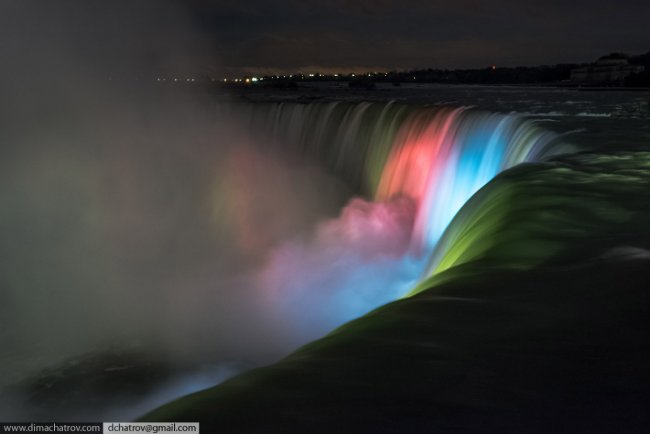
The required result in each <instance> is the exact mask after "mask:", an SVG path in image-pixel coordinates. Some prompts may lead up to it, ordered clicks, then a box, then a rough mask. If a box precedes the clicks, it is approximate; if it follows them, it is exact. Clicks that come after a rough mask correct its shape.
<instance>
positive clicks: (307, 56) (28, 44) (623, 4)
mask: <svg viewBox="0 0 650 434" xmlns="http://www.w3.org/2000/svg"><path fill="white" fill-rule="evenodd" d="M0 9H2V10H0V27H1V28H2V30H1V31H0V32H1V33H2V34H0V36H2V39H0V41H3V42H0V44H2V45H0V48H3V49H4V50H5V51H4V52H3V55H5V56H6V55H12V56H13V59H14V60H15V59H19V58H21V56H22V55H23V54H24V53H28V54H29V56H31V60H32V62H44V60H43V59H46V58H50V59H51V61H52V62H54V63H56V62H57V60H56V59H57V57H59V58H60V57H61V53H63V54H62V55H63V56H64V57H65V56H67V55H70V56H73V57H74V58H75V59H81V63H84V64H90V65H93V66H94V67H96V69H97V68H99V69H101V70H102V71H104V70H105V71H113V72H115V71H117V72H119V71H121V70H128V69H131V68H136V69H138V70H147V69H154V70H156V69H157V70H162V71H165V70H172V69H178V68H186V69H194V70H200V72H208V73H211V74H212V73H214V74H217V73H219V74H221V73H223V74H234V73H241V72H254V71H269V72H270V71H296V70H302V71H305V72H307V71H308V70H321V71H328V70H341V71H344V70H345V71H354V70H368V69H378V70H386V69H406V68H412V67H434V68H436V67H449V68H462V67H484V66H487V65H491V64H497V65H504V66H505V65H531V64H553V63H561V62H582V61H590V60H593V59H595V58H597V57H598V56H600V55H602V54H605V53H608V52H611V51H623V52H631V53H641V52H646V51H648V50H650V26H649V25H648V17H650V2H649V1H648V0H618V1H594V0H591V1H587V0H577V1H566V0H565V1H561V0H545V1H540V0H491V1H480V2H479V1H473V0H450V1H441V0H428V1H427V0H412V1H408V0H375V1H370V0H360V1H351V0H327V1H315V0H285V1H280V0H247V1H246V0H236V1H235V0H233V1H214V0H185V1H181V0H128V1H119V0H57V1H54V0H40V1H38V0H2V3H1V6H0ZM7 53H9V54H7ZM39 56H41V58H39ZM10 59H11V58H10ZM53 68H54V69H56V67H55V66H53Z"/></svg>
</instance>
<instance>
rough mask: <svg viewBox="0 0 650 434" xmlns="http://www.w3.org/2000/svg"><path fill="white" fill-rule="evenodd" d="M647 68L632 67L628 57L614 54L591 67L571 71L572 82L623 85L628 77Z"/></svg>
mask: <svg viewBox="0 0 650 434" xmlns="http://www.w3.org/2000/svg"><path fill="white" fill-rule="evenodd" d="M644 70H645V67H643V66H641V65H630V63H629V61H628V56H627V55H626V54H622V53H613V54H609V55H607V56H603V57H601V58H600V59H598V60H597V61H596V62H595V63H592V64H591V65H588V66H584V67H581V68H575V69H572V70H571V81H573V82H576V83H580V84H592V85H604V84H613V85H617V84H623V82H624V81H625V78H626V77H627V76H628V75H631V74H635V73H638V72H642V71H644Z"/></svg>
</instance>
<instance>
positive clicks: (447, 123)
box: [238, 102, 561, 327]
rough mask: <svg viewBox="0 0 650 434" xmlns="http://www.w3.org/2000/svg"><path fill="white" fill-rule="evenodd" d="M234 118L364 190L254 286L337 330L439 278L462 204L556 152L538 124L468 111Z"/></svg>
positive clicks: (352, 108) (278, 110) (273, 109)
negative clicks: (510, 172)
mask: <svg viewBox="0 0 650 434" xmlns="http://www.w3.org/2000/svg"><path fill="white" fill-rule="evenodd" d="M242 112H243V113H242ZM238 116H240V117H243V118H244V119H246V124H245V125H246V128H248V129H250V130H251V131H256V132H258V133H259V134H261V135H263V136H265V137H268V138H269V140H268V142H269V143H271V145H269V146H283V147H287V148H290V149H292V150H293V151H296V152H299V153H300V154H301V155H304V156H306V157H307V158H310V159H313V160H315V161H318V162H319V163H320V164H321V165H322V166H324V167H325V168H326V169H327V170H329V171H330V172H331V173H333V174H334V175H335V176H336V177H338V178H342V179H344V180H345V181H346V182H347V183H348V184H349V185H351V186H352V188H353V190H354V191H356V192H357V193H358V197H354V198H352V199H351V200H350V201H349V203H348V204H347V205H346V206H345V207H344V208H343V210H342V211H341V212H340V215H339V216H338V217H337V218H333V219H330V220H327V221H324V222H322V223H321V224H320V225H318V227H317V228H316V230H315V235H314V237H313V239H311V240H310V241H308V242H293V241H292V242H288V243H285V244H283V245H280V246H278V247H277V248H276V249H275V250H274V251H273V252H272V254H271V255H270V259H269V261H268V262H267V264H266V266H265V267H264V269H263V271H262V272H261V273H260V277H259V283H258V285H259V286H260V287H261V288H264V290H263V292H265V294H266V296H268V294H272V295H271V296H270V298H271V299H272V301H271V303H277V304H279V305H280V310H281V311H282V312H284V313H286V312H288V311H291V312H299V313H298V315H299V316H301V317H302V316H303V315H304V316H305V318H300V319H299V322H303V321H307V322H308V320H309V319H308V318H307V317H311V318H315V317H319V316H323V317H326V318H327V320H326V321H325V322H326V323H327V324H328V325H329V326H331V327H333V326H336V325H338V324H340V323H342V322H344V321H347V320H350V319H353V318H356V317H358V316H359V315H361V314H363V313H365V312H367V311H369V310H371V309H372V308H374V307H377V306H380V305H382V304H384V303H386V302H389V301H391V300H394V299H396V298H399V297H401V296H404V295H406V294H408V293H409V292H410V291H411V290H413V288H415V287H416V286H417V284H418V283H420V282H422V280H423V279H426V278H427V277H429V276H430V274H431V273H435V272H436V270H438V271H440V270H442V269H443V268H438V267H436V265H437V264H436V263H435V262H436V259H435V258H438V257H442V256H444V254H443V253H441V252H440V249H441V248H443V249H453V248H454V246H453V245H447V246H438V248H436V247H437V245H438V241H439V240H440V239H441V237H443V234H444V233H445V230H446V229H447V228H448V227H449V225H450V223H451V222H452V220H453V219H454V218H455V216H456V215H457V214H458V213H459V210H461V208H462V207H463V205H464V204H465V203H466V202H467V201H468V200H469V199H470V198H471V197H472V196H473V195H474V194H475V193H476V192H477V191H478V190H479V189H481V187H483V186H484V185H486V184H487V183H488V182H489V181H490V180H491V179H493V178H494V177H495V176H496V175H497V174H499V173H500V172H501V171H503V170H505V169H508V168H510V167H513V166H516V165H518V164H520V163H524V162H531V161H540V160H542V159H544V158H546V157H548V156H550V155H552V154H554V153H557V152H558V151H559V150H561V142H560V140H558V136H557V135H556V134H554V133H551V132H549V131H547V130H544V129H543V128H542V127H540V126H539V125H538V124H537V123H536V122H535V121H533V120H530V119H527V118H525V117H522V116H519V115H515V114H500V113H489V112H484V111H480V110H476V109H472V108H468V107H460V108H450V107H421V106H411V105H405V104H399V103H395V102H390V103H368V102H364V103H358V104H352V103H347V102H329V103H310V104H295V103H269V104H254V105H247V106H244V107H239V109H238ZM461 242H462V240H461ZM456 250H458V249H457V248H456ZM434 252H436V254H435V255H434Z"/></svg>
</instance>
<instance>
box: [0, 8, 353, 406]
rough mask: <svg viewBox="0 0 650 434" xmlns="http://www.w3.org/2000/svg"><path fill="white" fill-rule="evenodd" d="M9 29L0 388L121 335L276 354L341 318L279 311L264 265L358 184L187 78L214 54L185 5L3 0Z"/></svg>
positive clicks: (159, 343) (266, 356)
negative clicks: (249, 122)
mask: <svg viewBox="0 0 650 434" xmlns="http://www.w3.org/2000/svg"><path fill="white" fill-rule="evenodd" d="M109 5H110V6H109ZM0 28H2V30H0V32H2V35H0V36H1V38H0V40H2V46H1V48H0V49H1V51H2V53H1V54H2V58H3V59H7V60H8V61H7V62H6V63H5V62H3V66H5V65H6V67H4V68H3V69H2V71H1V73H0V74H1V75H0V80H1V87H0V89H1V90H0V91H1V93H2V95H1V96H2V98H3V104H2V117H1V120H0V122H1V126H2V128H1V129H0V139H1V145H0V146H1V149H2V159H1V161H0V178H1V180H0V231H2V233H3V239H2V242H1V243H0V252H1V255H2V261H1V262H0V279H1V280H0V325H1V327H0V347H1V348H2V349H3V350H2V354H1V355H0V365H1V366H2V367H3V372H5V374H4V375H3V376H2V377H1V378H0V385H2V386H6V385H11V384H15V383H17V382H20V381H22V380H23V379H24V378H26V377H29V376H31V375H34V374H36V373H38V372H39V371H40V370H42V369H45V368H52V367H56V366H57V365H58V364H60V363H63V362H64V361H65V360H67V359H69V358H71V357H75V356H78V355H83V354H87V353H101V352H102V351H109V350H112V349H115V348H127V349H134V351H137V352H139V353H144V354H145V355H146V357H149V358H150V359H152V360H161V359H162V360H165V361H166V362H169V363H172V364H178V365H181V366H190V367H191V366H196V367H197V369H198V368H200V369H203V367H204V366H205V365H206V364H210V365H215V366H219V364H220V363H223V364H230V363H232V361H233V360H234V361H237V362H240V363H243V364H247V363H248V364H253V365H255V364H260V363H268V362H270V361H273V360H276V359H277V358H279V357H281V356H283V355H285V354H286V353H287V352H288V351H290V350H291V349H293V348H295V346H296V345H299V344H301V343H304V342H306V340H308V339H312V338H314V337H317V336H318V335H319V334H322V333H325V332H326V331H327V330H328V329H327V327H328V326H329V324H328V323H322V324H316V323H317V322H318V318H311V319H309V321H308V322H307V323H308V324H311V325H310V326H309V327H308V328H309V330H310V331H309V332H308V333H305V327H300V326H297V325H296V324H295V323H292V322H291V321H292V320H291V319H289V321H288V322H289V326H287V321H278V315H277V312H276V311H274V309H272V308H269V306H270V304H269V302H268V300H267V299H265V297H264V296H263V294H264V288H263V286H264V285H263V284H261V283H260V282H258V281H256V276H258V275H259V274H260V273H262V272H263V271H260V270H263V269H264V267H265V263H266V262H267V261H268V259H267V257H268V256H269V255H271V252H272V251H274V249H277V246H278V245H282V244H283V243H286V242H293V241H292V240H294V241H295V242H300V241H299V240H306V239H308V238H309V237H310V236H311V235H310V234H312V232H313V231H314V228H315V227H316V226H317V224H318V222H319V221H321V220H322V219H326V218H331V217H334V216H336V214H337V213H338V211H339V209H340V208H341V206H342V205H343V204H344V203H345V201H346V200H347V198H348V196H349V195H350V189H349V188H348V187H347V186H346V185H345V184H344V183H342V182H341V181H338V180H337V179H335V178H334V177H333V176H332V175H331V174H328V173H327V172H326V171H324V170H322V169H321V168H319V167H316V166H315V165H314V164H313V162H307V161H306V160H305V159H304V158H303V156H301V155H299V154H298V153H296V152H291V151H288V150H284V149H283V147H282V144H281V143H270V142H269V140H267V139H266V138H265V137H264V136H263V134H258V133H257V132H251V131H249V130H247V128H246V125H245V124H244V123H243V122H241V121H240V120H238V119H237V118H236V117H233V116H227V117H225V116H223V115H222V114H219V113H222V112H223V110H217V108H216V106H217V105H218V104H227V103H223V102H222V103H220V102H219V99H220V96H219V95H215V94H214V91H213V89H211V88H207V87H205V83H204V81H205V80H197V84H194V83H195V81H194V80H193V81H191V82H190V81H187V80H189V79H190V78H192V79H194V78H195V77H196V78H199V77H198V76H197V75H196V74H197V71H198V72H199V73H200V72H205V73H206V74H207V73H209V72H210V71H215V68H218V67H217V66H215V63H216V62H215V60H214V59H215V57H214V53H213V52H212V51H211V49H212V41H210V40H209V38H207V37H205V35H202V34H201V33H200V32H198V31H197V30H196V27H195V26H194V25H193V23H192V20H191V19H190V18H189V17H188V16H187V15H186V14H185V11H184V8H183V7H182V5H181V3H180V2H173V1H164V2H163V1H146V2H111V3H110V4H109V3H106V2H94V1H83V2H81V1H76V2H75V1H64V2H56V5H55V4H54V2H31V1H8V2H3V3H2V5H1V6H0ZM134 41H135V42H134ZM159 74H160V75H164V76H167V77H179V84H178V85H175V86H174V85H166V86H164V87H162V86H161V85H160V83H158V82H157V81H156V80H155V77H156V76H157V75H159ZM193 74H194V75H193ZM198 82H200V83H202V84H198ZM224 98H226V97H224ZM283 296H284V295H283V294H281V295H280V297H283ZM293 319H294V320H295V318H293ZM314 324H315V325H314ZM217 377H218V376H216V377H215V376H214V375H212V376H211V375H202V376H201V378H202V379H204V378H208V379H212V380H214V378H217ZM183 378H190V380H188V381H190V383H196V375H194V376H192V375H188V374H187V373H184V374H183V376H182V377H180V379H177V380H170V381H169V382H168V384H163V385H162V386H161V388H162V389H160V390H162V392H161V391H160V390H158V392H156V393H158V394H162V395H160V396H164V397H165V399H171V398H173V397H174V393H172V392H170V387H171V388H172V389H175V390H177V393H184V392H187V391H188V390H190V389H188V387H187V384H186V385H185V386H183V385H179V384H180V383H182V382H183V381H184V380H183ZM212 380H210V381H212ZM201 381H202V382H201V385H202V387H207V386H209V385H211V384H213V383H210V382H209V381H204V380H201ZM170 384H171V385H172V386H173V387H172V386H170ZM197 387H198V386H197ZM160 396H159V397H158V398H155V397H152V398H148V401H146V402H151V403H152V404H151V405H158V404H160V403H161V401H160ZM139 405H140V407H142V405H143V404H142V403H140V404H139ZM140 407H137V408H140ZM145 410H147V409H146V408H144V407H142V408H141V411H145ZM132 412H133V409H131V410H130V412H126V413H122V414H128V415H130V416H129V417H132V416H134V414H132ZM104 414H106V413H104ZM2 416H3V417H8V415H5V414H3V415H2ZM13 416H21V417H29V410H28V409H21V410H20V411H16V412H15V413H14V414H13Z"/></svg>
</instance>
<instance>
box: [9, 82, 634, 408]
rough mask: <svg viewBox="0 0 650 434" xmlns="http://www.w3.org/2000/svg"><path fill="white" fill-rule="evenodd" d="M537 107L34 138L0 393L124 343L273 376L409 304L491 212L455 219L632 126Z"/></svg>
mask: <svg viewBox="0 0 650 434" xmlns="http://www.w3.org/2000/svg"><path fill="white" fill-rule="evenodd" d="M479 95H480V93H479ZM634 98H636V97H634ZM634 98H631V99H634ZM368 99H372V98H368ZM398 99H399V98H398ZM456 102H461V101H456ZM522 104H523V103H522ZM634 104H636V103H634ZM640 107H641V108H643V107H644V106H640ZM542 109H543V110H542ZM542 109H540V110H541V112H539V113H538V115H539V116H538V117H537V118H531V117H529V116H523V115H518V114H514V113H507V112H505V113H504V112H494V111H489V110H484V109H478V108H467V107H464V106H462V105H459V104H453V105H451V106H442V107H441V106H424V105H413V104H402V103H398V102H386V101H375V102H368V101H360V102H351V101H347V102H341V101H338V102H337V101H332V102H312V103H309V104H301V103H287V102H284V103H271V102H268V98H266V100H265V102H258V103H228V104H220V105H218V106H217V107H216V109H215V108H214V106H212V107H211V109H210V111H209V112H208V113H206V112H205V111H203V110H201V111H199V112H195V111H189V112H188V113H185V112H183V111H182V110H179V113H176V112H174V116H169V115H168V113H164V114H162V115H161V114H158V113H156V112H155V110H153V111H152V112H153V114H151V113H149V112H147V115H146V116H142V115H141V113H135V114H133V113H130V112H127V113H126V114H123V113H122V112H121V110H122V107H120V108H119V110H116V112H115V113H113V114H112V116H105V117H102V118H101V120H99V121H97V120H96V119H91V122H86V123H83V122H82V124H83V125H84V128H82V129H81V128H77V126H76V125H74V127H71V128H70V129H69V130H66V128H65V125H62V126H59V127H57V128H56V129H49V130H48V131H47V134H43V133H42V132H41V131H40V130H38V128H32V129H26V130H27V131H33V132H34V134H33V137H30V140H27V139H26V140H24V142H23V143H27V145H23V147H22V148H21V147H20V146H18V145H19V144H20V143H21V142H18V141H16V146H13V147H11V152H10V153H8V154H7V159H6V160H5V162H4V163H3V164H4V165H3V166H2V167H3V169H5V170H4V171H3V176H4V178H3V181H4V182H3V184H2V187H1V189H0V198H1V199H2V201H3V204H4V205H5V206H4V208H3V210H2V215H0V217H1V218H0V224H1V225H2V230H3V232H4V233H6V234H7V237H6V239H5V241H4V244H3V249H4V250H3V251H4V252H5V253H6V255H5V257H6V258H7V261H5V262H4V264H3V265H2V269H1V270H2V272H3V277H2V279H3V280H2V283H3V285H4V288H6V289H5V291H4V293H3V295H4V296H5V297H4V300H5V301H6V303H4V304H3V305H2V307H0V309H1V312H2V313H3V321H4V323H3V330H2V331H1V332H0V343H2V344H3V347H4V348H6V349H7V350H6V351H5V354H4V355H3V358H2V360H1V362H2V364H3V366H7V367H8V370H7V372H9V373H8V374H7V375H6V376H5V377H4V378H3V379H2V381H3V382H4V383H11V382H15V381H16V380H17V379H21V378H23V377H25V376H26V375H29V374H30V373H33V372H35V371H38V370H39V369H41V368H43V367H48V366H49V367H51V366H54V367H56V366H58V363H60V361H61V360H63V359H65V358H66V357H70V356H74V355H77V354H83V353H85V352H90V351H94V352H97V351H100V352H101V351H102V350H103V349H105V348H107V347H109V346H110V345H114V344H115V342H118V343H120V344H122V343H123V344H125V345H128V346H134V347H135V348H143V351H144V352H145V353H146V354H151V355H152V358H154V359H159V358H162V359H164V360H167V359H170V360H174V361H176V359H178V358H180V359H181V362H182V364H183V365H184V366H186V365H188V364H189V365H190V366H200V365H203V364H204V362H206V363H208V364H211V365H215V366H217V365H219V363H221V362H228V363H231V362H232V361H233V360H234V361H235V362H237V361H239V360H243V361H245V362H247V363H248V362H251V363H252V364H259V363H268V362H269V361H273V360H275V359H277V358H278V357H281V356H282V355H284V354H286V353H288V352H289V351H291V350H292V349H294V348H296V347H298V346H300V345H301V344H304V343H306V342H308V341H310V340H313V339H315V338H317V337H320V336H322V335H324V334H326V333H328V332H329V331H331V330H332V329H334V328H335V327H337V326H338V325H341V324H343V323H344V322H346V321H349V320H351V319H354V318H357V317H359V316H361V315H363V314H364V313H366V312H368V311H369V310H372V309H374V308H376V307H378V306H381V305H383V304H385V303H387V302H390V301H392V300H395V299H397V298H399V297H402V296H404V295H406V294H408V293H409V292H410V291H412V290H414V289H415V288H416V287H417V285H418V282H420V281H421V280H422V279H425V278H427V277H428V276H430V275H431V274H435V273H438V272H441V271H444V270H447V269H449V268H450V267H452V266H454V265H457V264H459V263H462V262H463V261H465V260H467V258H476V257H479V256H480V255H481V253H482V251H483V250H482V248H483V247H482V244H481V243H480V237H481V236H483V235H482V234H483V233H484V231H475V230H473V228H475V227H476V226H478V223H488V224H489V225H492V224H493V223H494V221H495V220H498V215H499V214H498V213H494V212H491V213H489V215H488V217H489V218H487V219H484V220H482V219H483V216H484V214H483V209H482V208H481V209H478V211H477V210H476V209H474V208H472V209H470V210H466V212H464V213H462V218H459V219H456V220H454V217H455V216H457V215H458V212H459V210H461V208H462V207H463V206H464V204H465V203H466V202H467V200H468V199H470V198H471V197H472V196H473V195H474V194H475V193H476V192H477V191H479V190H480V189H481V187H483V186H484V185H485V184H486V183H488V182H489V181H490V180H491V179H493V178H494V177H495V176H496V175H497V174H498V173H500V172H501V171H503V170H505V169H508V168H511V167H513V166H516V165H518V164H520V163H525V162H530V161H541V160H544V159H545V158H547V157H549V156H552V155H555V154H557V153H562V152H567V151H570V150H571V147H569V146H568V145H567V142H569V141H571V142H578V143H579V144H580V145H581V146H584V145H585V143H587V144H589V145H594V144H598V146H605V145H606V142H607V140H610V139H612V138H615V137H616V134H615V132H616V131H618V129H620V130H621V131H631V130H633V128H629V124H628V123H627V122H628V121H629V122H632V121H634V122H636V120H632V119H628V120H626V123H621V122H620V121H619V120H616V119H613V117H612V116H609V117H595V116H579V115H578V116H575V117H570V118H569V117H567V116H564V118H563V119H562V121H561V122H559V121H558V117H553V115H552V112H553V110H547V109H548V107H542ZM580 110H583V108H580ZM599 110H601V107H595V108H594V107H592V110H591V111H590V112H593V113H595V112H598V111H599ZM215 113H216V114H215ZM580 113H582V111H581V112H580ZM641 114H642V113H641ZM635 116H636V115H635ZM107 119H110V122H108V121H107ZM197 119H198V120H197ZM635 119H636V118H635ZM603 125H605V126H606V127H607V130H608V131H609V133H608V134H607V135H602V137H601V135H599V131H600V130H599V129H598V128H602V126H603ZM592 127H593V128H592ZM584 129H587V130H588V131H583V130H584ZM69 131H73V132H74V133H72V134H70V133H69ZM572 131H582V132H580V133H579V134H577V135H575V134H573V135H569V136H567V135H566V134H567V132H572ZM612 131H614V133H612ZM595 135H598V138H597V140H592V139H593V137H594V136H595ZM603 143H605V145H603ZM508 200H509V199H508V196H507V195H503V196H499V197H498V198H496V200H491V199H490V200H489V201H488V203H495V204H496V203H498V204H499V206H500V207H503V206H505V205H507V204H508ZM474 211H477V212H474ZM452 221H454V223H453V224H452V227H453V230H452V231H448V232H447V233H445V231H446V229H447V228H448V226H449V225H450V223H452ZM485 226H486V225H483V226H482V227H483V228H484V227H485ZM479 232H480V233H479ZM441 237H442V240H443V242H442V243H440V244H439V243H438V241H439V240H440V239H441ZM477 239H478V242H477ZM9 252H10V254H9ZM34 270H38V272H37V273H35V272H34ZM89 306H92V308H89ZM80 325H82V326H80ZM235 365H236V363H235ZM120 366H121V365H119V366H117V367H118V368H119V367H120ZM107 368H108V369H109V371H107V372H113V371H110V369H113V368H115V366H108V367H107ZM101 372H103V371H101ZM116 372H118V371H116ZM102 375H104V374H102ZM199 377H200V378H204V377H209V378H214V377H215V376H210V375H207V376H204V375H200V376H199ZM170 382H171V383H173V381H170ZM209 385H210V383H209V382H206V383H205V384H200V385H197V384H194V383H193V386H192V387H193V388H200V387H205V386H209ZM178 390H179V391H178V393H179V394H180V393H185V392H187V391H189V390H192V389H188V388H186V387H179V389H178ZM53 393H54V392H53ZM99 393H106V392H105V391H104V392H99ZM173 395H174V394H173V393H170V392H169V391H168V390H166V391H165V392H164V396H165V399H167V398H170V397H172V396H173ZM108 400H109V401H110V399H108ZM144 401H145V402H159V400H156V399H151V398H147V399H145V400H144ZM113 407H115V406H113ZM105 410H106V408H104V409H95V410H93V411H95V413H93V411H89V412H86V413H83V414H90V415H92V414H108V413H109V412H108V410H106V411H105ZM102 411H104V413H102ZM107 412H108V413H107ZM15 414H20V413H18V412H16V413H15ZM66 414H74V412H72V413H66ZM111 414H112V413H111ZM91 418H92V417H91Z"/></svg>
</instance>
